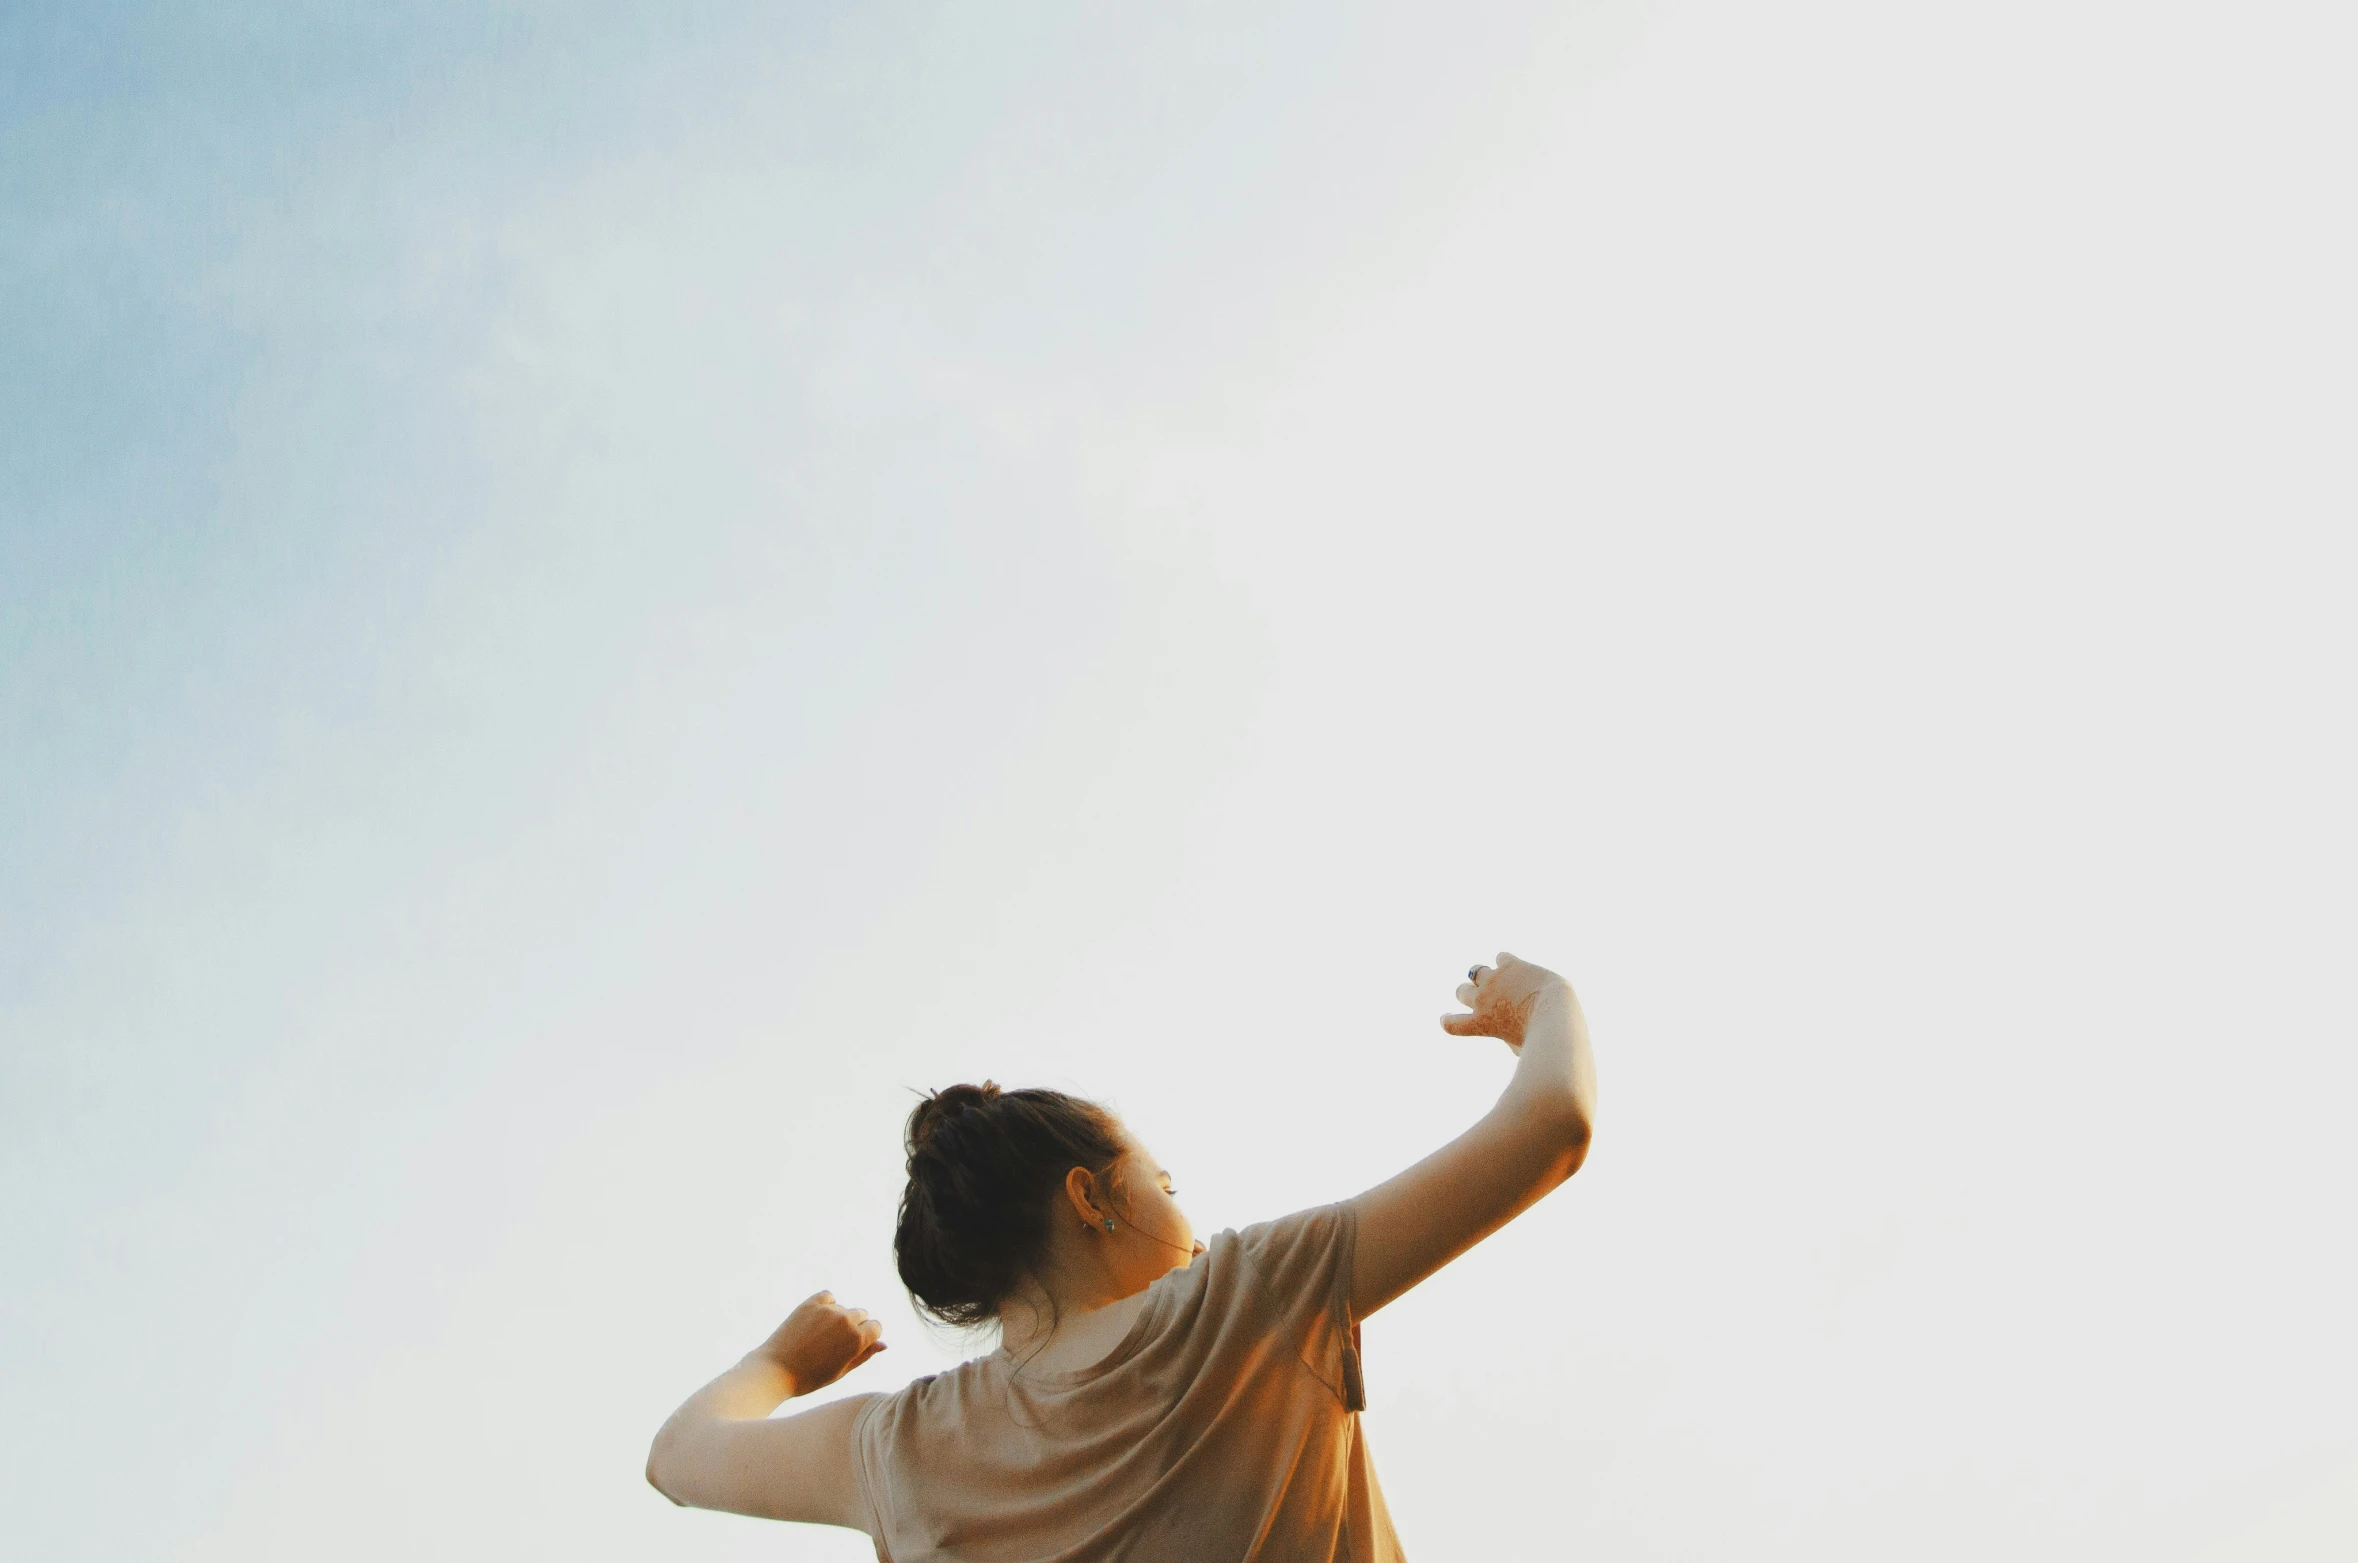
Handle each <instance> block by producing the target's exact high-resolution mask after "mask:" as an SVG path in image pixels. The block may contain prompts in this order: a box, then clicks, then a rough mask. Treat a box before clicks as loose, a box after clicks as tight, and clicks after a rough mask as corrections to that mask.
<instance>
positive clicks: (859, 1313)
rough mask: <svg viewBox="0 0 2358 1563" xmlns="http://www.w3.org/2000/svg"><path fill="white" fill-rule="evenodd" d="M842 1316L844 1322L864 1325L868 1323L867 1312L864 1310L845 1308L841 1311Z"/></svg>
mask: <svg viewBox="0 0 2358 1563" xmlns="http://www.w3.org/2000/svg"><path fill="white" fill-rule="evenodd" d="M843 1316H844V1318H845V1319H846V1320H848V1321H850V1322H851V1323H853V1324H865V1323H867V1322H868V1310H867V1309H865V1308H846V1309H845V1310H844V1311H843Z"/></svg>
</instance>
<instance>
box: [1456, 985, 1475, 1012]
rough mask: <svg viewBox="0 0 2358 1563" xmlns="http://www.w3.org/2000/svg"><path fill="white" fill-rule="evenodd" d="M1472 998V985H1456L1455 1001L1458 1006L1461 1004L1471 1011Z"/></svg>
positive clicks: (1472, 1005) (1473, 992) (1473, 996)
mask: <svg viewBox="0 0 2358 1563" xmlns="http://www.w3.org/2000/svg"><path fill="white" fill-rule="evenodd" d="M1474 998H1475V990H1474V985H1473V984H1472V983H1470V982H1461V983H1459V984H1458V985H1457V1001H1458V1002H1459V1003H1460V1004H1463V1005H1464V1006H1465V1007H1466V1008H1468V1009H1472V1008H1473V1007H1474Z"/></svg>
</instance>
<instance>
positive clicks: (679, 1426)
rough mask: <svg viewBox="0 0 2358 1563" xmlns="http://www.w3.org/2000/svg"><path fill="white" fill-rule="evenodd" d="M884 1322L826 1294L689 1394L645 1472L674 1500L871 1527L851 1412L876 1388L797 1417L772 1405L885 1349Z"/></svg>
mask: <svg viewBox="0 0 2358 1563" xmlns="http://www.w3.org/2000/svg"><path fill="white" fill-rule="evenodd" d="M883 1336H884V1326H882V1325H881V1324H879V1323H877V1322H876V1321H875V1320H874V1319H871V1318H869V1317H868V1315H867V1314H865V1313H863V1312H861V1311H860V1310H859V1309H857V1308H843V1307H839V1306H837V1304H836V1301H835V1299H834V1297H833V1296H832V1295H830V1294H829V1293H826V1292H820V1293H818V1294H817V1295H815V1296H813V1297H811V1298H809V1299H807V1300H806V1301H805V1302H804V1303H803V1304H802V1306H800V1307H799V1308H796V1309H795V1310H794V1312H792V1313H791V1314H788V1315H787V1317H786V1322H785V1323H783V1324H781V1325H779V1326H778V1328H777V1329H776V1331H775V1332H773V1333H772V1334H771V1336H770V1338H769V1339H768V1340H766V1341H763V1342H762V1343H761V1344H760V1345H759V1346H756V1347H755V1348H754V1349H753V1350H751V1351H749V1352H747V1353H746V1354H745V1357H744V1360H742V1361H740V1362H739V1363H738V1364H737V1365H736V1366H735V1367H733V1368H731V1369H729V1371H728V1372H726V1373H723V1374H722V1375H721V1376H720V1377H719V1378H716V1379H714V1380H713V1381H712V1382H711V1383H709V1384H707V1385H705V1386H704V1387H703V1388H702V1389H700V1390H698V1391H696V1393H695V1394H693V1395H690V1396H689V1397H688V1399H687V1402H686V1403H685V1404H684V1405H682V1406H681V1407H680V1408H679V1409H678V1410H677V1411H674V1412H673V1413H672V1414H671V1420H669V1421H667V1422H665V1423H664V1424H663V1428H662V1430H661V1431H660V1432H658V1433H656V1435H655V1444H654V1447H653V1448H651V1449H649V1450H648V1451H647V1480H648V1482H649V1483H650V1484H651V1485H652V1486H653V1487H654V1488H655V1490H656V1491H657V1492H659V1493H661V1494H663V1496H665V1497H666V1498H669V1499H670V1500H671V1501H672V1502H674V1503H677V1504H682V1505H685V1506H686V1507H688V1508H692V1509H724V1510H726V1511H728V1512H729V1513H731V1514H750V1515H753V1516H755V1517H757V1518H760V1519H765V1520H803V1521H807V1522H809V1523H811V1524H814V1525H843V1526H848V1527H849V1528H851V1529H853V1530H865V1529H866V1528H867V1526H866V1522H865V1519H864V1517H863V1515H862V1513H861V1508H860V1499H859V1479H858V1476H857V1475H856V1473H855V1472H854V1469H853V1466H852V1460H853V1454H852V1439H851V1429H852V1419H853V1418H854V1417H856V1416H858V1415H859V1412H860V1407H862V1406H864V1405H866V1404H867V1403H868V1401H869V1400H870V1399H872V1398H873V1397H872V1396H868V1395H853V1396H851V1397H849V1398H848V1399H844V1400H834V1401H829V1402H828V1403H827V1404H826V1405H823V1406H819V1407H817V1408H816V1409H814V1410H810V1411H805V1412H803V1413H801V1414H800V1415H798V1416H788V1417H772V1416H771V1415H770V1413H771V1412H772V1411H775V1410H776V1409H777V1408H778V1406H779V1405H780V1404H781V1403H782V1402H784V1401H787V1400H791V1399H792V1398H794V1397H795V1396H796V1395H807V1394H809V1393H811V1392H812V1391H813V1390H818V1389H824V1388H826V1387H827V1386H828V1385H829V1384H832V1383H834V1382H835V1381H836V1380H837V1379H839V1378H841V1377H843V1376H844V1375H845V1374H846V1373H849V1372H850V1371H851V1370H852V1369H854V1368H856V1367H858V1366H859V1365H860V1364H861V1363H863V1362H865V1361H867V1360H868V1359H869V1358H870V1357H873V1356H875V1355H876V1354H877V1353H878V1352H880V1351H882V1350H883V1349H884V1339H883Z"/></svg>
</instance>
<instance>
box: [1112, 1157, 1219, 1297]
mask: <svg viewBox="0 0 2358 1563" xmlns="http://www.w3.org/2000/svg"><path fill="white" fill-rule="evenodd" d="M1122 1140H1123V1143H1124V1144H1126V1145H1127V1146H1129V1149H1128V1150H1127V1151H1126V1152H1124V1153H1123V1156H1122V1159H1121V1160H1120V1161H1119V1162H1117V1163H1116V1164H1115V1166H1114V1172H1115V1176H1116V1179H1117V1181H1116V1183H1115V1188H1116V1189H1117V1190H1119V1192H1120V1193H1121V1195H1122V1196H1123V1198H1122V1203H1123V1204H1124V1205H1125V1206H1126V1207H1127V1208H1128V1210H1129V1212H1130V1220H1129V1227H1130V1230H1129V1232H1128V1233H1127V1234H1126V1235H1127V1236H1129V1237H1130V1238H1131V1239H1132V1240H1133V1242H1134V1244H1135V1245H1136V1248H1137V1252H1138V1261H1139V1267H1140V1269H1141V1270H1142V1271H1143V1270H1144V1269H1146V1268H1147V1267H1148V1265H1150V1264H1152V1265H1154V1266H1155V1268H1154V1271H1153V1273H1154V1274H1155V1275H1162V1274H1164V1273H1165V1272H1167V1271H1171V1270H1183V1269H1185V1268H1186V1267H1187V1266H1188V1265H1189V1264H1192V1263H1193V1262H1194V1260H1195V1256H1196V1255H1197V1254H1200V1253H1202V1252H1203V1251H1204V1245H1203V1244H1201V1243H1199V1242H1197V1241H1196V1240H1195V1228H1194V1227H1193V1226H1192V1225H1190V1224H1189V1223H1188V1220H1187V1212H1186V1211H1184V1210H1181V1209H1180V1208H1179V1199H1178V1193H1179V1190H1178V1186H1177V1185H1176V1184H1175V1183H1173V1182H1172V1179H1171V1174H1170V1171H1169V1169H1168V1168H1166V1167H1164V1166H1163V1164H1162V1163H1161V1162H1159V1161H1157V1160H1155V1158H1154V1152H1152V1151H1150V1150H1148V1149H1147V1148H1146V1147H1145V1146H1144V1145H1142V1144H1140V1143H1139V1142H1138V1138H1137V1136H1135V1135H1133V1134H1131V1133H1130V1132H1129V1131H1128V1130H1127V1129H1125V1130H1123V1131H1122Z"/></svg>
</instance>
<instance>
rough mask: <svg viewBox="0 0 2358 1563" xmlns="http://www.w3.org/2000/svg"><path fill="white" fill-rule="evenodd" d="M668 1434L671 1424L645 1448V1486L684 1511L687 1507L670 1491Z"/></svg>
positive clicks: (667, 1424)
mask: <svg viewBox="0 0 2358 1563" xmlns="http://www.w3.org/2000/svg"><path fill="white" fill-rule="evenodd" d="M670 1432H671V1424H670V1423H668V1422H666V1423H665V1424H664V1425H663V1428H662V1430H661V1431H660V1432H658V1433H656V1435H655V1441H654V1442H653V1443H651V1444H649V1445H648V1446H647V1485H648V1486H650V1487H652V1488H654V1489H655V1490H656V1491H657V1492H659V1493H661V1494H663V1496H664V1497H666V1498H668V1499H670V1500H671V1502H672V1504H673V1505H674V1506H675V1507H677V1508H683V1509H684V1508H686V1507H687V1505H686V1504H685V1503H682V1502H681V1501H680V1496H679V1494H678V1493H676V1492H673V1491H672V1490H671V1483H670V1476H671V1471H670V1465H671V1461H670V1459H669V1456H670V1453H671V1449H670V1443H671V1440H670V1438H669V1436H668V1435H669V1434H670Z"/></svg>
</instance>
